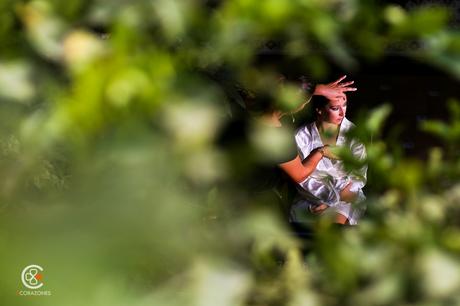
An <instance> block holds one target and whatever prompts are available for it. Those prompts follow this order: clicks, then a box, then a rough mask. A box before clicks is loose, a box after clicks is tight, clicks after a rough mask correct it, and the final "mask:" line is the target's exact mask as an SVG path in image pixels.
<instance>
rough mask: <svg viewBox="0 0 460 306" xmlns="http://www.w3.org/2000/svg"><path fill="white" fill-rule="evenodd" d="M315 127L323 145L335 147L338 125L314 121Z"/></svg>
mask: <svg viewBox="0 0 460 306" xmlns="http://www.w3.org/2000/svg"><path fill="white" fill-rule="evenodd" d="M316 127H317V128H318V131H319V135H320V137H321V140H322V141H323V143H324V144H329V145H335V143H336V140H337V136H338V135H339V129H340V125H337V124H333V123H329V122H324V121H316Z"/></svg>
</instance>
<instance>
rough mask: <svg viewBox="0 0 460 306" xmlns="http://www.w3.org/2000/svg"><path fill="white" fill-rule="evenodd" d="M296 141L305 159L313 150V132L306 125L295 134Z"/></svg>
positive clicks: (301, 157) (301, 155)
mask: <svg viewBox="0 0 460 306" xmlns="http://www.w3.org/2000/svg"><path fill="white" fill-rule="evenodd" d="M295 142H296V143H297V149H298V151H299V156H300V159H301V160H302V161H303V160H304V159H305V158H306V157H307V156H308V155H310V152H311V150H312V149H311V144H312V139H311V134H310V132H309V131H308V129H307V128H306V127H302V128H300V129H299V130H298V131H297V133H296V135H295Z"/></svg>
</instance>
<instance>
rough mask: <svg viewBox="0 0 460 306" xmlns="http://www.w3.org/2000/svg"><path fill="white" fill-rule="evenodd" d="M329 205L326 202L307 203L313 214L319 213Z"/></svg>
mask: <svg viewBox="0 0 460 306" xmlns="http://www.w3.org/2000/svg"><path fill="white" fill-rule="evenodd" d="M328 208H329V206H328V205H326V204H319V205H309V206H308V210H309V211H310V212H311V213H312V214H315V215H319V214H321V213H323V212H324V211H325V210H326V209H328Z"/></svg>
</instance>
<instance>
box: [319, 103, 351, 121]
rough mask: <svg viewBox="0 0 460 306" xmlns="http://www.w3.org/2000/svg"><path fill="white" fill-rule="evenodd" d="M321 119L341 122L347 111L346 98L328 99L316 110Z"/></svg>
mask: <svg viewBox="0 0 460 306" xmlns="http://www.w3.org/2000/svg"><path fill="white" fill-rule="evenodd" d="M318 113H319V115H320V119H321V121H324V122H328V123H332V124H337V125H339V124H341V123H342V120H343V118H345V114H346V113H347V98H346V97H345V98H338V99H335V100H329V103H328V104H327V105H326V106H325V107H323V108H322V109H320V110H319V111H318Z"/></svg>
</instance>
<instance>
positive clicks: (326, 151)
mask: <svg viewBox="0 0 460 306" xmlns="http://www.w3.org/2000/svg"><path fill="white" fill-rule="evenodd" d="M322 150H323V156H324V157H327V158H329V159H339V157H338V155H337V154H336V153H335V152H336V151H337V147H336V146H330V145H325V146H324V147H323V148H322Z"/></svg>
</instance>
